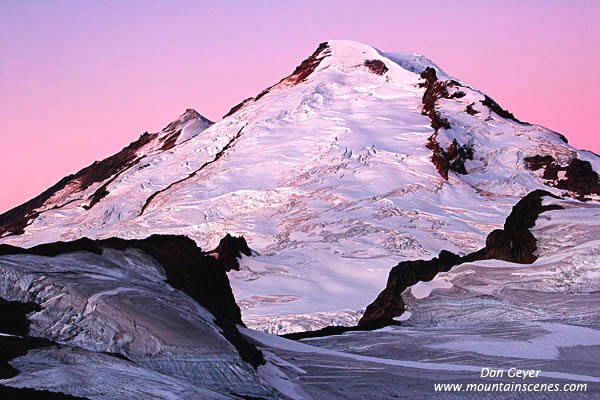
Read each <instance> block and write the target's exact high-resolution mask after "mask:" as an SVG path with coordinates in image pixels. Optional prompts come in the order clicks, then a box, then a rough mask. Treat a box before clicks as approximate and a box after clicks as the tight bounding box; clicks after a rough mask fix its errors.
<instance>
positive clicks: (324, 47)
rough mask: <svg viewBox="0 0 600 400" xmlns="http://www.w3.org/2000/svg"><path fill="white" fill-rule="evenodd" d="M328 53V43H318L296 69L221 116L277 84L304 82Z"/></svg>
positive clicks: (257, 97) (235, 109)
mask: <svg viewBox="0 0 600 400" xmlns="http://www.w3.org/2000/svg"><path fill="white" fill-rule="evenodd" d="M329 54H330V49H329V44H328V43H327V42H323V43H320V44H319V47H317V49H316V50H315V51H314V52H313V53H312V54H311V55H310V57H308V58H307V59H305V60H304V61H302V62H301V63H300V65H298V66H297V67H296V69H294V71H293V72H292V73H291V74H290V75H288V76H286V77H285V78H283V79H281V80H280V81H279V82H277V83H276V84H274V85H271V86H269V87H268V88H266V89H264V90H263V91H262V92H260V93H259V94H257V95H256V97H248V98H247V99H245V100H244V101H242V102H241V103H239V104H237V105H235V106H233V107H232V108H231V110H229V112H228V113H227V114H225V115H224V116H223V118H226V117H229V116H230V115H233V114H235V113H236V112H237V111H238V110H239V109H240V108H242V107H243V106H244V105H246V104H247V103H248V102H250V101H256V100H258V99H260V98H261V97H263V96H264V95H266V94H267V93H269V92H270V91H271V89H273V88H274V87H275V86H277V85H280V84H287V85H288V86H295V85H297V84H299V83H300V82H304V81H305V80H306V79H307V78H308V77H309V76H310V74H312V73H313V72H314V71H315V69H317V67H318V66H319V64H320V63H321V61H323V59H324V58H325V57H327V56H329Z"/></svg>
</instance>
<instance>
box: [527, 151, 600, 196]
mask: <svg viewBox="0 0 600 400" xmlns="http://www.w3.org/2000/svg"><path fill="white" fill-rule="evenodd" d="M524 161H525V166H526V167H527V169H529V170H532V171H537V170H539V169H542V170H543V175H542V178H544V179H545V180H546V185H548V186H551V187H555V188H557V189H563V190H567V191H569V192H571V193H573V194H574V197H575V198H577V199H578V200H582V201H586V200H588V198H586V196H587V195H590V194H596V195H600V179H599V177H598V174H597V173H596V171H594V170H593V169H592V164H590V163H589V162H588V161H582V160H580V159H578V158H573V159H571V160H570V161H569V162H568V164H567V165H565V166H561V165H560V164H559V163H558V161H556V160H555V159H554V157H552V156H551V155H546V156H541V155H535V156H531V157H525V159H524ZM559 172H564V173H565V175H564V178H563V179H559V177H558V173H559ZM567 195H569V194H568V193H567Z"/></svg>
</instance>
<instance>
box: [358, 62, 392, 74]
mask: <svg viewBox="0 0 600 400" xmlns="http://www.w3.org/2000/svg"><path fill="white" fill-rule="evenodd" d="M363 65H364V66H365V67H367V68H368V69H369V71H371V73H373V74H375V75H383V74H385V73H386V72H388V67H387V66H386V65H385V63H384V62H383V61H381V60H365V62H364V64H363Z"/></svg>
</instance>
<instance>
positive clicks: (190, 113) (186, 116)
mask: <svg viewBox="0 0 600 400" xmlns="http://www.w3.org/2000/svg"><path fill="white" fill-rule="evenodd" d="M192 120H200V121H202V122H203V123H204V124H205V125H207V126H210V125H212V124H213V123H214V122H212V121H211V120H209V119H208V118H206V117H205V116H203V115H202V114H200V113H199V112H198V111H196V110H194V109H193V108H188V109H186V110H185V112H184V113H183V114H181V115H180V116H179V117H178V118H177V119H176V120H175V121H173V122H171V123H169V125H167V126H165V127H164V128H163V132H165V131H177V130H179V129H182V128H183V125H184V124H187V122H189V121H192Z"/></svg>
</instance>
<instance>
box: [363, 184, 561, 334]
mask: <svg viewBox="0 0 600 400" xmlns="http://www.w3.org/2000/svg"><path fill="white" fill-rule="evenodd" d="M546 196H549V197H554V198H558V197H557V196H554V195H553V194H551V193H549V192H546V191H544V190H535V191H533V192H531V193H529V194H528V195H527V196H525V197H523V198H522V199H521V200H519V202H518V203H517V204H516V205H515V206H514V207H513V208H512V211H511V213H510V215H509V216H508V217H507V218H506V221H505V223H504V229H496V230H494V231H492V232H491V233H490V234H489V235H488V237H487V239H486V246H485V247H484V248H482V249H480V250H478V251H475V252H473V253H469V254H467V255H465V256H459V255H457V254H454V253H451V252H449V251H446V250H442V251H441V252H440V254H439V256H438V257H435V258H433V259H431V260H414V261H402V262H401V263H399V264H398V265H396V266H395V267H394V268H392V270H391V271H390V274H389V277H388V282H387V285H386V288H385V289H384V290H383V291H382V292H381V293H380V294H379V296H378V297H377V298H376V299H375V301H373V303H371V304H370V305H369V306H368V307H367V309H366V311H365V314H364V315H363V317H362V318H361V320H360V321H359V326H360V327H363V328H368V329H376V328H380V327H383V326H386V325H390V324H394V323H395V321H394V320H393V318H395V317H398V316H400V315H401V314H402V313H403V312H404V301H403V300H402V292H404V290H406V289H407V288H408V287H410V286H412V285H414V284H416V283H418V282H421V281H425V282H427V281H430V280H432V279H433V278H434V277H435V276H436V275H437V274H438V273H439V272H446V271H449V270H450V269H451V268H452V267H454V266H456V265H459V264H462V263H466V262H473V261H478V260H491V259H497V260H504V261H509V262H514V263H519V264H531V263H533V262H534V261H535V260H536V259H537V255H536V254H535V253H536V249H537V244H536V239H535V237H534V236H533V234H532V233H531V232H530V231H529V228H532V227H533V226H535V221H536V220H537V218H538V216H539V215H540V214H541V213H543V212H545V211H549V210H557V209H562V207H561V206H558V205H547V206H544V205H542V198H543V197H546Z"/></svg>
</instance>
